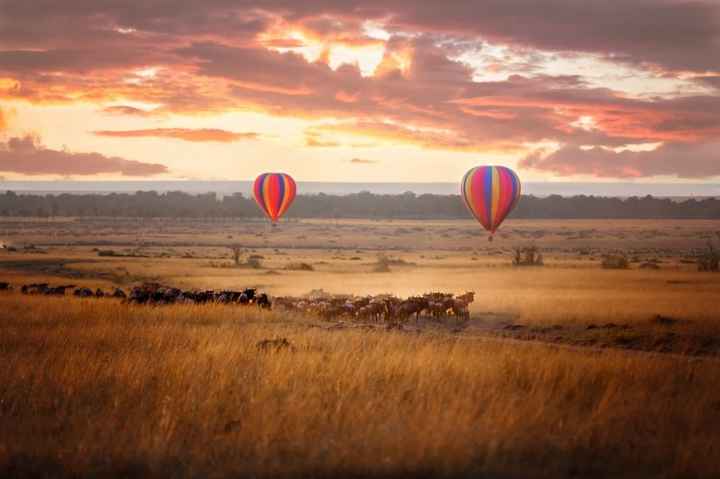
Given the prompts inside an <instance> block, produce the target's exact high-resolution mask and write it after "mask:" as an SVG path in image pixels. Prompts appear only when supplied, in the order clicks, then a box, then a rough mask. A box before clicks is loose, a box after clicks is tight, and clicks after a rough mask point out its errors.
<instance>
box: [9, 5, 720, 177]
mask: <svg viewBox="0 0 720 479" xmlns="http://www.w3.org/2000/svg"><path fill="white" fill-rule="evenodd" d="M486 163H492V164H501V165H506V166H509V167H512V168H515V169H516V170H517V171H518V173H519V175H520V176H521V177H522V178H523V179H528V180H557V181H559V180H583V181H585V180H597V181H610V180H615V179H622V180H623V181H627V180H628V179H633V180H637V181H647V182H650V181H657V182H668V181H693V182H698V181H713V180H714V181H717V178H718V177H720V2H719V1H712V0H708V1H705V2H703V1H692V2H687V1H669V0H628V1H611V0H582V1H581V0H546V1H539V0H477V1H453V0H446V1H409V0H383V1H374V0H362V1H355V0H344V1H331V0H303V1H299V0H278V1H275V0H266V1H257V2H249V1H231V0H205V1H195V0H183V1H170V0H144V1H123V0H108V1H97V0H66V1H57V0H33V1H27V0H22V1H21V0H0V176H2V177H3V178H5V179H39V180H40V179H43V180H47V179H64V178H72V179H203V180H205V179H210V180H212V179H223V180H227V179H251V178H254V177H255V176H256V175H257V174H258V173H260V172H262V171H275V170H278V171H285V172H288V173H290V174H291V175H293V176H294V177H295V178H296V179H298V180H300V181H309V180H323V181H455V180H458V179H459V178H460V177H461V176H462V174H463V173H464V172H465V171H466V170H467V169H469V168H470V167H472V166H475V165H478V164H486Z"/></svg>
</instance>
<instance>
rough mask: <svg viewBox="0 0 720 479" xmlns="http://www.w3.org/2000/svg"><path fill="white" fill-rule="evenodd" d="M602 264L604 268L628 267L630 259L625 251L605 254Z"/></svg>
mask: <svg viewBox="0 0 720 479" xmlns="http://www.w3.org/2000/svg"><path fill="white" fill-rule="evenodd" d="M601 264H602V267H603V268H604V269H628V268H629V267H630V261H628V258H627V256H626V255H625V254H623V253H618V254H609V255H605V256H603V260H602V263H601Z"/></svg>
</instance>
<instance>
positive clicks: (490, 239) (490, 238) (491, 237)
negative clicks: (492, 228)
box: [488, 233, 493, 243]
mask: <svg viewBox="0 0 720 479" xmlns="http://www.w3.org/2000/svg"><path fill="white" fill-rule="evenodd" d="M488 241H489V242H491V243H492V241H493V233H490V236H488Z"/></svg>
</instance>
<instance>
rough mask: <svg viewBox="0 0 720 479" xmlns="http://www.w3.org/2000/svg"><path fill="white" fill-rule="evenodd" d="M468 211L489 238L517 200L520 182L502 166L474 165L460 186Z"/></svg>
mask: <svg viewBox="0 0 720 479" xmlns="http://www.w3.org/2000/svg"><path fill="white" fill-rule="evenodd" d="M460 188H461V194H462V197H463V199H464V200H465V204H466V205H467V207H468V209H469V210H470V212H471V213H472V214H473V216H474V217H475V218H476V219H477V220H478V221H479V222H480V224H481V225H483V227H484V228H485V229H486V230H488V231H489V232H490V235H491V236H490V238H491V239H492V235H493V234H494V233H495V231H496V230H497V229H498V227H499V226H500V224H501V223H502V222H503V220H504V219H505V217H506V216H507V215H508V214H510V212H511V211H512V210H513V208H515V205H517V202H518V200H519V199H520V190H521V185H520V179H519V178H518V176H517V174H515V172H514V171H513V170H511V169H510V168H506V167H504V166H478V167H476V168H473V169H471V170H470V171H468V172H467V173H466V174H465V176H464V177H463V180H462V183H461V185H460Z"/></svg>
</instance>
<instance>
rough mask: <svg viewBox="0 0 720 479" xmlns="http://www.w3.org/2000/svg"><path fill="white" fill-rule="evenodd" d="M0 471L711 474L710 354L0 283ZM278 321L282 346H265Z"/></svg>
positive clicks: (714, 408)
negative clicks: (344, 326)
mask: <svg viewBox="0 0 720 479" xmlns="http://www.w3.org/2000/svg"><path fill="white" fill-rule="evenodd" d="M0 310H1V311H2V313H0V337H2V341H1V342H0V344H1V346H0V377H2V382H1V383H0V464H1V466H0V473H1V474H0V475H8V474H13V472H17V471H24V472H25V473H28V474H30V475H47V476H48V477H57V476H77V475H98V476H102V475H105V474H120V475H137V474H143V475H152V476H157V477H198V476H200V477H209V476H212V477H218V476H231V475H235V476H239V477H249V476H255V477H283V476H294V477H298V476H302V477H308V476H313V475H316V476H324V477H341V476H344V477H347V476H349V475H377V476H387V475H396V476H400V475H405V474H407V475H418V474H428V475H430V474H432V475H445V476H458V475H463V476H467V477H478V476H481V477H483V476H484V477H528V476H532V477H548V478H551V477H552V478H556V477H601V476H602V477H609V476H612V477H651V476H654V477H657V476H659V477H698V476H705V477H713V476H716V475H717V474H720V463H719V462H718V461H717V459H716V454H715V453H716V452H717V448H718V446H720V442H719V440H720V433H719V432H718V431H720V389H718V388H717V387H716V386H717V384H718V381H720V368H719V367H718V364H717V363H716V362H715V361H714V360H702V359H691V358H682V357H662V356H659V355H647V356H645V355H638V354H629V353H626V352H623V351H605V352H590V353H586V352H579V351H573V350H567V349H560V348H554V347H550V346H542V345H536V344H517V343H503V342H502V341H494V340H479V339H468V338H463V337H459V336H453V335H445V334H414V335H409V334H403V333H397V332H395V333H393V332H384V331H383V332H365V331H360V330H353V331H333V330H328V329H323V328H321V327H314V326H316V324H315V323H314V322H313V321H311V320H306V319H303V318H297V317H296V318H290V317H284V316H283V315H282V314H279V313H274V312H270V313H261V312H259V311H257V310H255V309H253V308H250V309H245V308H237V307H223V306H202V307H198V306H193V307H188V306H166V307H139V306H135V307H133V306H127V305H124V304H121V303H120V302H116V301H112V300H105V301H102V300H84V301H83V300H77V299H74V298H64V299H63V298H60V299H54V298H39V297H35V298H32V299H28V298H27V297H23V296H20V295H16V294H8V295H5V296H3V297H2V298H0ZM275 337H285V338H287V339H288V340H289V341H290V342H291V343H292V345H293V346H294V349H293V350H289V349H285V350H281V351H278V352H264V351H261V350H259V349H258V348H257V347H256V343H257V342H258V341H259V340H262V339H267V338H275Z"/></svg>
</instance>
